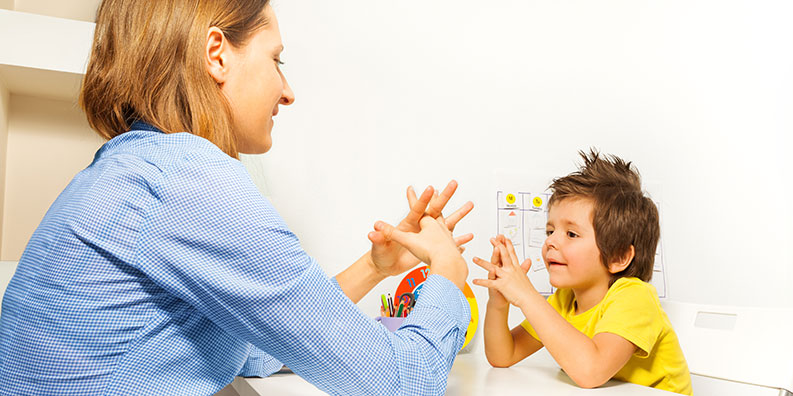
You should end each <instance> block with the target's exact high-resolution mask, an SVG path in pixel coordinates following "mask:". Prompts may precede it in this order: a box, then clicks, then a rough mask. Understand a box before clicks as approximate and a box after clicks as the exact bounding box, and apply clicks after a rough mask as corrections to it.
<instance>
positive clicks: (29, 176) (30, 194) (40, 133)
mask: <svg viewBox="0 0 793 396" xmlns="http://www.w3.org/2000/svg"><path fill="white" fill-rule="evenodd" d="M9 108H10V111H9V121H8V152H7V164H6V168H7V173H6V176H5V178H6V193H5V210H4V218H3V222H2V227H3V228H2V244H3V245H2V246H3V250H2V254H0V260H19V258H20V257H21V255H22V251H23V250H24V248H25V246H26V245H27V242H28V240H29V239H30V236H31V235H32V234H33V231H35V229H36V227H38V224H39V222H41V219H42V218H43V217H44V214H45V213H46V211H47V209H48V208H49V207H50V205H52V203H53V202H54V201H55V198H57V196H58V195H59V194H60V193H61V191H63V189H64V188H66V185H67V184H68V183H69V182H70V181H71V179H72V178H73V177H74V175H76V174H77V172H79V171H81V170H82V169H83V168H85V167H86V166H88V164H90V163H91V161H92V160H93V158H94V153H95V152H96V150H97V149H98V148H99V147H100V146H101V145H102V143H104V140H103V139H102V138H101V137H99V136H98V135H97V134H96V133H95V132H93V131H92V130H91V129H90V127H89V126H88V123H87V121H86V120H85V116H84V115H83V113H82V112H81V111H80V109H79V107H78V106H77V104H76V103H74V102H69V101H62V100H51V99H42V98H35V97H31V96H21V95H12V96H11V104H10V106H9ZM42 115H46V116H42ZM54 164H57V166H54Z"/></svg>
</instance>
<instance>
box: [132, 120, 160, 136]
mask: <svg viewBox="0 0 793 396" xmlns="http://www.w3.org/2000/svg"><path fill="white" fill-rule="evenodd" d="M129 130H130V131H151V132H160V133H163V132H162V131H161V130H159V129H157V127H155V126H154V125H151V124H149V123H146V122H143V121H140V120H138V121H135V122H133V123H132V125H130V126H129Z"/></svg>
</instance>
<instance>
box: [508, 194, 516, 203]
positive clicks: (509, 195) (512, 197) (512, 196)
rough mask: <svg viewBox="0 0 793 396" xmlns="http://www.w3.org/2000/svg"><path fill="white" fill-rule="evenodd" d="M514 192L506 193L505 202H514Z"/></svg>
mask: <svg viewBox="0 0 793 396" xmlns="http://www.w3.org/2000/svg"><path fill="white" fill-rule="evenodd" d="M515 200H516V198H515V194H507V203H508V204H510V205H512V204H514V203H515Z"/></svg>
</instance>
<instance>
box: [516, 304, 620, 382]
mask: <svg viewBox="0 0 793 396" xmlns="http://www.w3.org/2000/svg"><path fill="white" fill-rule="evenodd" d="M531 291H533V289H532V290H531ZM524 294H525V295H524V296H523V297H522V298H523V299H522V300H521V301H520V302H519V305H518V306H519V307H520V309H521V311H522V312H523V314H524V315H525V316H526V319H527V320H528V321H529V323H531V325H532V327H533V328H534V331H536V332H537V335H538V336H539V337H540V339H541V340H542V341H543V344H544V345H545V347H546V348H547V349H548V352H550V353H551V356H553V358H554V359H555V360H556V362H557V363H559V365H560V366H562V369H564V371H565V372H566V373H567V375H569V376H570V378H572V379H573V381H575V383H576V384H578V386H580V387H582V388H594V387H598V386H600V385H603V384H604V383H606V381H608V380H609V379H611V377H613V376H614V375H615V374H617V372H618V371H619V370H620V369H622V367H623V366H625V363H627V362H628V360H629V359H630V358H631V356H632V355H633V353H634V352H635V351H636V346H635V345H633V343H631V342H630V341H628V340H626V339H624V338H622V337H620V336H618V335H616V334H612V333H599V334H596V335H595V337H594V338H591V339H590V338H589V337H587V336H586V334H584V333H582V332H580V331H578V329H576V328H575V327H573V325H571V324H570V323H568V322H567V321H566V320H564V318H563V317H562V316H561V315H559V313H558V312H556V310H554V309H553V307H551V306H550V304H548V302H547V301H546V300H545V298H543V297H542V296H541V295H540V294H539V293H536V292H534V293H531V292H526V293H524ZM529 337H531V336H529Z"/></svg>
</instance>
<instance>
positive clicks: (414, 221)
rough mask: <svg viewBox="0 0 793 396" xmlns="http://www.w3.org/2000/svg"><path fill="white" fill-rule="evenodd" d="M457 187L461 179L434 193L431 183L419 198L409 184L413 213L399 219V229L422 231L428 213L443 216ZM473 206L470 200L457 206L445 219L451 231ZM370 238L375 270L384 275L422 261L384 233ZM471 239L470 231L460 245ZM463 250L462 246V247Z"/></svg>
mask: <svg viewBox="0 0 793 396" xmlns="http://www.w3.org/2000/svg"><path fill="white" fill-rule="evenodd" d="M456 190H457V182H456V181H454V180H452V181H450V182H449V184H448V185H447V186H446V188H444V189H443V192H441V194H440V195H438V194H437V193H434V190H433V188H432V186H430V187H427V189H426V190H424V192H423V193H422V194H421V196H420V197H419V198H416V193H415V192H414V191H413V187H408V189H407V199H408V205H409V207H410V212H409V213H408V214H407V216H405V218H404V219H402V221H401V222H399V224H398V225H397V226H396V229H397V230H399V231H404V232H413V233H417V232H419V231H420V230H421V227H420V225H419V221H420V220H421V218H422V217H424V216H425V215H426V216H430V217H432V218H440V217H441V212H442V211H443V209H444V208H445V207H446V204H447V203H448V202H449V199H451V197H452V195H454V192H455V191H456ZM473 207H474V205H473V203H471V202H470V201H469V202H466V203H465V204H464V205H463V206H462V207H460V209H457V211H455V212H454V213H452V214H451V215H450V216H449V217H448V218H446V219H445V225H446V228H448V229H449V231H454V227H455V226H456V225H457V222H459V221H460V220H461V219H462V218H463V217H465V216H466V215H467V214H468V213H470V212H471V210H472V209H473ZM368 237H369V240H370V241H371V242H372V250H371V257H372V263H373V264H374V267H375V270H376V271H377V272H378V273H380V274H382V275H383V276H393V275H398V274H401V273H403V272H405V271H407V270H409V269H411V268H413V267H415V266H416V265H417V264H418V263H419V262H420V260H419V258H417V257H416V256H414V255H413V254H411V253H410V251H409V250H408V249H405V247H403V246H402V245H400V244H399V243H397V242H395V241H393V240H389V239H387V238H386V237H385V235H383V233H382V232H379V231H373V232H370V233H369V235H368ZM471 239H473V235H472V234H466V235H463V236H461V237H459V238H457V239H456V241H457V244H458V246H460V245H463V244H466V243H468V242H470V241H471ZM460 249H462V247H461V248H460Z"/></svg>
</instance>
